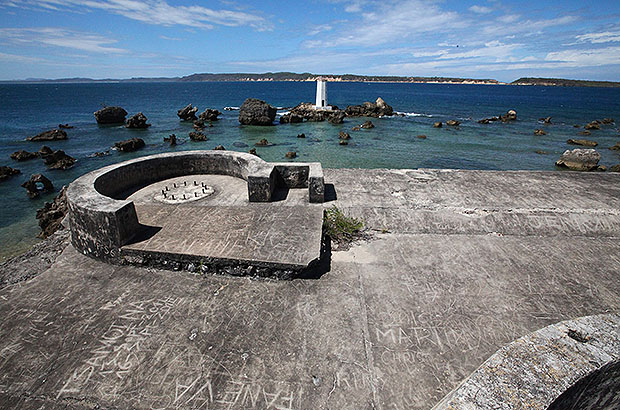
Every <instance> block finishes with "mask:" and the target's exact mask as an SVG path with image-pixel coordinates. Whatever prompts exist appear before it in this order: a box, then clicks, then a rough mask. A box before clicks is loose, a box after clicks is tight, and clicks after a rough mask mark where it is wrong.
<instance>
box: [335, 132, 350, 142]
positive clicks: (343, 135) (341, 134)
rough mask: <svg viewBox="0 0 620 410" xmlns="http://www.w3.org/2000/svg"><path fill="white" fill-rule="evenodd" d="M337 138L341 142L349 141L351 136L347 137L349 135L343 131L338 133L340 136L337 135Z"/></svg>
mask: <svg viewBox="0 0 620 410" xmlns="http://www.w3.org/2000/svg"><path fill="white" fill-rule="evenodd" d="M338 137H339V138H340V139H341V140H350V139H351V136H350V135H349V133H348V132H344V131H340V134H339V135H338Z"/></svg>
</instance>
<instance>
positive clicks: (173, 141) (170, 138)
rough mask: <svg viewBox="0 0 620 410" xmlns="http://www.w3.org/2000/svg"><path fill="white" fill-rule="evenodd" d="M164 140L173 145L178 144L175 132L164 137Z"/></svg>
mask: <svg viewBox="0 0 620 410" xmlns="http://www.w3.org/2000/svg"><path fill="white" fill-rule="evenodd" d="M164 142H167V143H169V144H170V146H171V147H174V146H175V145H177V136H176V135H175V134H170V135H169V136H168V137H164Z"/></svg>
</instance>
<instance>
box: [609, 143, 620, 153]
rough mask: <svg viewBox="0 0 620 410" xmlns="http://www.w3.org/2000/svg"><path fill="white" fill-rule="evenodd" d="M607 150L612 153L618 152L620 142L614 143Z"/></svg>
mask: <svg viewBox="0 0 620 410" xmlns="http://www.w3.org/2000/svg"><path fill="white" fill-rule="evenodd" d="M609 149H610V150H613V151H620V142H616V145H614V146H613V147H609Z"/></svg>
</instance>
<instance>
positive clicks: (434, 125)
mask: <svg viewBox="0 0 620 410" xmlns="http://www.w3.org/2000/svg"><path fill="white" fill-rule="evenodd" d="M442 126H443V124H442V123H441V121H437V122H436V123H434V124H433V127H435V128H441V127H442Z"/></svg>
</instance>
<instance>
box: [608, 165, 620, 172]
mask: <svg viewBox="0 0 620 410" xmlns="http://www.w3.org/2000/svg"><path fill="white" fill-rule="evenodd" d="M609 172H620V164H617V165H613V166H611V167H609Z"/></svg>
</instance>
